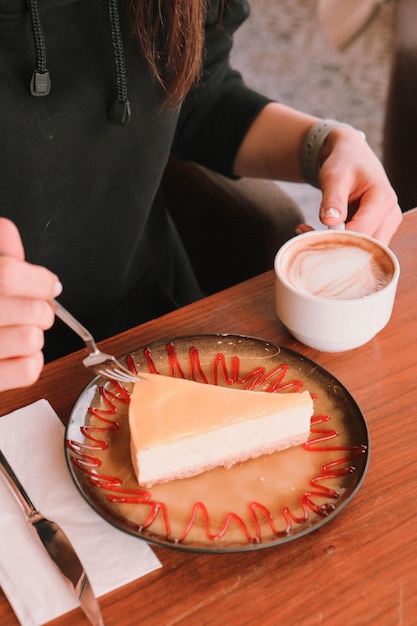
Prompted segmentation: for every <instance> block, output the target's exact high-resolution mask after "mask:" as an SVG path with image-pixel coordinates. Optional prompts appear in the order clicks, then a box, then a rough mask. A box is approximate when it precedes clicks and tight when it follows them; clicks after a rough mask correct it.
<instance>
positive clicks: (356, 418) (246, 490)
mask: <svg viewBox="0 0 417 626" xmlns="http://www.w3.org/2000/svg"><path fill="white" fill-rule="evenodd" d="M125 359H126V363H127V364H128V366H129V367H130V368H131V369H132V370H135V368H136V369H137V371H142V372H157V373H159V374H162V375H165V376H177V377H179V376H181V377H184V378H187V379H191V380H196V381H199V382H201V383H210V384H216V385H222V386H230V385H231V386H232V387H233V388H239V389H250V390H253V392H256V391H270V392H279V393H296V392H298V391H300V390H308V391H309V392H310V393H311V394H312V396H313V399H314V415H313V417H312V420H311V433H310V437H309V439H308V441H307V442H306V443H305V444H303V445H301V446H297V447H292V448H289V449H287V450H284V451H281V452H276V453H274V454H269V455H264V456H261V457H258V458H257V459H252V460H250V461H246V462H245V463H241V464H237V465H234V466H233V467H232V468H230V469H225V468H222V467H219V468H216V469H214V470H211V471H209V472H205V473H203V474H200V475H199V476H195V477H193V478H187V479H183V480H176V481H171V482H169V483H166V484H162V485H155V486H154V487H152V488H150V489H145V488H142V487H141V486H140V485H139V484H138V482H137V480H136V477H135V474H134V471H133V467H132V464H131V457H130V440H129V425H128V406H129V393H130V391H131V388H130V387H129V385H126V386H121V385H119V384H115V383H113V382H111V381H107V380H105V379H103V378H101V377H97V378H94V380H92V381H91V383H90V384H89V385H88V386H87V387H86V388H85V389H84V391H83V392H82V394H81V396H80V397H79V399H78V401H77V402H76V404H75V406H74V409H73V411H72V414H71V416H70V419H69V422H68V425H67V428H66V435H65V437H66V447H65V449H66V456H67V462H68V466H69V468H70V472H71V475H72V477H73V480H74V481H75V484H76V485H77V487H78V489H79V490H80V492H81V493H82V495H83V496H84V498H85V499H86V500H87V502H88V503H89V504H90V505H91V506H92V507H93V509H95V511H96V512H97V513H98V514H99V515H101V516H102V517H103V518H105V519H106V520H107V521H109V522H110V523H111V524H113V525H115V526H117V527H118V528H120V529H122V530H124V531H127V532H129V533H131V534H133V535H137V536H138V537H141V538H143V539H145V540H146V541H148V542H150V543H154V544H158V545H163V546H166V547H171V548H172V547H175V548H178V549H183V550H194V551H206V552H232V551H245V550H254V549H260V548H267V547H271V546H276V545H279V544H282V543H285V542H287V541H290V540H293V539H297V538H298V537H301V536H303V535H305V534H306V533H309V532H312V531H314V530H316V529H318V528H320V527H321V526H323V524H325V523H327V522H329V521H330V520H332V519H333V518H334V517H335V516H336V515H337V514H338V513H340V512H341V511H342V510H343V508H344V507H345V506H346V505H347V504H348V503H349V502H350V501H351V500H352V498H353V497H354V495H355V494H356V492H357V491H358V489H359V488H360V486H361V484H362V481H363V479H364V476H365V473H366V470H367V466H368V461H369V435H368V429H367V426H366V422H365V420H364V417H363V415H362V413H361V411H360V409H359V407H358V406H357V404H356V402H355V401H354V399H353V398H352V396H351V395H350V393H349V392H348V391H347V390H346V389H345V388H344V386H343V385H342V384H341V383H340V382H339V381H338V380H336V379H335V378H334V377H333V376H332V375H331V374H330V373H329V372H328V371H326V370H325V369H323V368H322V367H320V366H319V365H318V364H317V363H314V362H313V361H311V360H309V359H307V358H306V357H304V356H302V355H301V354H299V353H297V352H294V351H292V350H288V349H286V348H283V347H280V346H276V345H273V344H271V343H268V342H266V341H263V340H261V339H256V338H252V337H242V336H236V335H198V336H191V337H179V338H175V339H172V340H167V341H161V342H158V343H154V344H151V345H148V346H145V347H142V348H139V349H138V350H135V351H133V352H132V353H131V354H129V355H127V356H126V357H125ZM215 410H216V408H215V406H214V407H213V411H215Z"/></svg>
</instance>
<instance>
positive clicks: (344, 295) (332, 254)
mask: <svg viewBox="0 0 417 626" xmlns="http://www.w3.org/2000/svg"><path fill="white" fill-rule="evenodd" d="M283 269H284V268H283ZM284 271H285V275H286V277H287V280H288V281H289V282H290V283H291V284H292V285H293V286H294V287H295V288H297V289H298V290H300V291H303V292H305V293H309V294H312V295H314V296H319V297H323V298H330V299H336V300H355V299H358V298H364V297H366V296H369V295H371V294H373V293H375V292H377V291H379V290H380V289H382V288H383V287H385V286H386V285H387V284H388V283H389V281H390V280H391V278H392V275H393V267H392V264H391V261H390V259H389V258H388V257H387V255H385V253H384V252H383V251H382V250H381V249H380V248H379V247H378V246H375V245H373V244H372V243H370V242H367V241H361V242H359V243H358V242H356V243H355V242H352V241H350V240H349V239H347V238H345V237H343V235H342V234H341V235H340V236H335V235H332V236H331V237H326V236H325V235H324V236H323V238H322V239H320V238H317V241H316V240H314V241H313V240H312V241H311V242H308V241H304V242H303V243H302V245H301V244H300V245H298V244H294V245H293V246H292V247H291V251H290V253H289V254H288V256H287V258H286V260H285V270H284Z"/></svg>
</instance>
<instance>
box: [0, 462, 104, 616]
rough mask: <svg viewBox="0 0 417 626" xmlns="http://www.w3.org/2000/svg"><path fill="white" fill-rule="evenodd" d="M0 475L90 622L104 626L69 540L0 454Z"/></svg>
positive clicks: (93, 596)
mask: <svg viewBox="0 0 417 626" xmlns="http://www.w3.org/2000/svg"><path fill="white" fill-rule="evenodd" d="M0 471H1V473H2V475H3V477H4V478H5V479H6V482H7V484H8V486H9V487H10V489H11V491H12V492H13V494H14V495H15V496H16V498H17V500H18V502H19V503H20V505H21V507H22V508H23V511H24V513H25V516H26V519H27V521H28V523H29V525H30V527H31V528H32V529H33V531H34V533H35V535H36V537H38V538H39V539H40V541H41V542H42V545H43V546H44V548H45V549H46V551H47V553H48V554H49V556H50V558H51V559H52V561H53V562H54V563H55V565H56V566H57V568H58V570H59V572H60V574H61V576H62V577H63V578H64V580H65V582H66V583H67V585H68V586H69V588H70V589H71V591H72V593H74V595H75V597H76V598H77V599H78V601H79V603H80V606H81V608H82V610H83V611H84V613H85V615H86V616H87V618H88V620H89V622H90V623H91V624H92V625H93V626H104V622H103V618H102V616H101V611H100V606H99V603H98V601H97V598H96V597H95V595H94V593H93V589H92V587H91V585H90V582H89V580H88V578H87V574H86V572H85V570H84V567H83V565H82V563H81V561H80V559H79V558H78V556H77V554H76V552H75V550H74V548H73V546H72V545H71V542H70V540H69V539H68V537H67V536H66V535H65V533H64V531H63V530H62V529H61V528H60V527H59V526H58V524H56V522H52V521H51V520H48V519H47V518H46V517H44V516H43V515H42V513H40V511H38V510H37V509H36V507H35V506H34V504H33V503H32V502H31V500H30V498H29V496H28V494H27V493H26V491H25V489H24V487H23V485H22V484H21V482H20V481H19V479H18V478H17V476H16V474H15V473H14V471H13V469H12V467H11V466H10V464H9V462H8V461H7V459H6V457H5V456H4V454H3V452H2V451H1V450H0Z"/></svg>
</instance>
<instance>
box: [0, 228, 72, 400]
mask: <svg viewBox="0 0 417 626" xmlns="http://www.w3.org/2000/svg"><path fill="white" fill-rule="evenodd" d="M0 251H1V252H0V391H5V390H7V389H15V388H18V387H26V386H28V385H31V384H33V383H34V382H35V381H36V380H37V379H38V378H39V375H40V373H41V371H42V368H43V354H42V348H43V345H44V334H43V333H44V331H45V330H47V329H48V328H50V327H51V326H52V325H53V323H54V311H53V309H52V306H51V305H50V304H49V301H50V300H52V299H53V298H56V296H58V295H59V294H60V293H61V291H62V285H61V283H60V282H59V279H58V277H57V276H56V275H55V274H53V273H52V272H50V271H49V270H47V269H46V268H44V267H41V266H38V265H31V264H30V263H27V262H25V259H24V249H23V244H22V241H21V238H20V235H19V232H18V230H17V228H16V226H15V225H14V224H13V222H11V221H10V220H8V219H6V218H0Z"/></svg>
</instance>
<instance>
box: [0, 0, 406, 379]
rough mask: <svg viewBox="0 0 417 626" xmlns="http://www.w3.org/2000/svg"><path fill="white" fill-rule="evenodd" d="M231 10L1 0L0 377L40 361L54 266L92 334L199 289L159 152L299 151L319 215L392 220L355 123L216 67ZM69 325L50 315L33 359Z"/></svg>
mask: <svg viewBox="0 0 417 626" xmlns="http://www.w3.org/2000/svg"><path fill="white" fill-rule="evenodd" d="M119 12H120V13H119ZM247 15H248V4H247V2H245V1H241V0H225V1H224V2H223V1H221V0H213V1H212V2H208V6H207V8H205V2H203V0H201V3H200V2H197V1H195V2H194V1H193V2H189V0H160V1H159V2H158V3H155V2H152V1H151V0H125V1H122V0H120V2H119V3H117V1H116V0H59V1H58V2H57V0H27V2H26V3H25V2H24V1H23V0H0V59H1V60H2V66H1V74H0V81H1V92H2V98H1V101H0V116H1V117H0V119H1V120H2V122H1V124H2V146H3V149H2V151H1V156H0V159H1V170H0V171H1V174H0V176H1V188H2V207H1V210H0V213H1V214H2V215H3V216H4V217H5V218H8V219H6V220H5V219H3V220H0V249H2V250H3V252H5V253H6V255H3V256H1V257H0V390H4V389H9V388H13V387H17V386H24V385H28V384H31V383H32V382H34V381H35V380H36V379H37V377H38V376H39V373H40V371H41V369H42V365H43V358H44V357H43V353H42V348H43V342H44V331H46V330H48V329H49V328H51V326H52V324H53V323H54V316H53V312H52V310H51V307H50V306H49V304H48V301H49V300H50V299H51V298H53V297H56V296H57V295H59V293H60V290H61V283H60V281H61V282H62V284H63V285H64V286H65V289H64V291H63V294H62V297H61V299H62V302H63V304H64V305H66V306H68V308H69V309H70V310H71V311H72V312H73V313H74V314H75V315H76V316H77V317H79V318H80V319H81V320H82V321H83V323H84V324H85V325H86V326H88V327H89V328H90V329H91V331H92V332H93V333H94V335H95V336H96V337H97V339H100V338H102V337H105V336H109V335H111V334H113V333H115V332H118V331H121V330H123V329H125V328H128V327H129V326H133V325H135V324H138V323H140V322H143V321H145V320H147V319H150V318H152V317H154V316H156V315H160V314H162V313H165V312H167V311H169V310H171V309H173V308H174V307H176V306H180V305H182V304H185V303H187V302H189V301H191V300H193V299H196V298H198V297H200V296H201V291H200V289H199V286H198V284H197V282H196V280H195V278H194V276H193V271H192V268H191V266H190V264H189V262H188V259H187V257H186V255H185V253H184V250H183V247H182V245H181V242H180V241H179V238H178V235H177V233H176V231H175V228H174V226H173V224H172V221H171V220H170V218H169V216H168V212H167V210H166V207H165V203H164V199H163V197H162V194H161V192H160V181H161V177H162V174H163V171H164V168H165V165H166V162H167V160H168V157H169V155H170V153H173V154H175V155H176V156H177V157H178V158H181V159H187V160H191V161H195V162H197V163H200V164H202V165H204V166H206V167H207V168H210V169H212V170H215V171H216V172H219V173H221V174H223V175H225V176H228V177H231V178H234V177H259V178H270V179H273V180H276V179H281V180H292V181H300V180H302V177H301V172H300V159H301V170H302V171H303V174H304V177H305V178H307V179H308V180H309V181H310V182H312V183H313V184H317V185H320V187H321V189H322V192H323V199H322V204H321V207H320V217H321V219H322V221H323V223H324V224H326V225H328V226H334V225H336V224H339V223H341V222H344V221H347V228H352V229H355V230H359V231H362V232H365V233H368V234H370V235H374V236H375V237H377V238H379V239H381V240H382V241H385V242H388V241H389V239H390V238H391V236H392V234H393V233H394V232H395V230H396V228H397V226H398V224H399V223H400V220H401V211H400V209H399V207H398V205H397V201H396V197H395V194H394V192H393V190H392V189H391V187H390V185H389V183H388V181H387V178H386V176H385V174H384V171H383V169H382V167H381V165H380V163H379V161H378V160H377V159H376V157H375V156H374V155H373V153H372V151H371V150H370V148H369V147H368V146H367V144H366V142H365V141H364V139H363V137H362V136H361V134H360V133H359V132H358V131H356V130H355V129H352V128H351V127H348V126H344V125H340V124H334V125H331V127H330V128H326V125H324V126H323V125H322V124H321V123H320V122H319V120H317V118H315V117H313V116H310V115H306V114H303V113H300V112H298V111H295V110H293V109H291V108H289V107H286V106H285V105H283V104H280V103H276V102H271V101H270V100H268V99H267V98H265V97H264V96H262V95H260V94H257V93H254V92H253V91H251V90H250V89H248V88H247V87H246V86H245V85H244V83H243V82H242V79H241V77H240V75H239V74H238V73H237V72H234V71H233V70H232V69H231V68H230V66H229V59H228V57H229V52H230V48H231V45H232V35H233V32H234V31H235V30H236V28H237V27H238V26H239V25H240V24H241V22H242V21H243V20H244V19H245V18H246V17H247ZM34 67H35V69H34V70H33V68H34ZM317 123H319V127H317ZM312 129H313V131H312ZM329 131H331V132H329ZM326 133H328V134H327V135H326ZM324 137H325V141H324ZM306 150H307V152H306ZM196 210H198V207H196ZM277 210H279V208H277ZM348 211H350V213H349V216H348ZM353 211H356V212H354V213H353ZM300 228H301V229H302V228H304V227H300ZM19 233H20V234H19ZM22 241H23V244H22ZM23 250H25V253H26V259H27V262H25V261H24V260H23V257H24V251H23ZM45 268H48V269H45ZM58 277H59V279H58ZM73 339H74V338H73V334H72V333H70V332H69V331H68V333H67V332H66V331H65V329H63V328H62V327H61V326H59V325H58V324H55V325H54V328H53V329H52V330H51V331H48V333H47V343H46V348H45V349H44V351H45V352H46V355H47V357H46V358H47V359H50V358H55V357H56V356H59V355H61V354H64V353H65V352H68V351H69V350H72V349H74V347H78V344H74V343H73Z"/></svg>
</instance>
